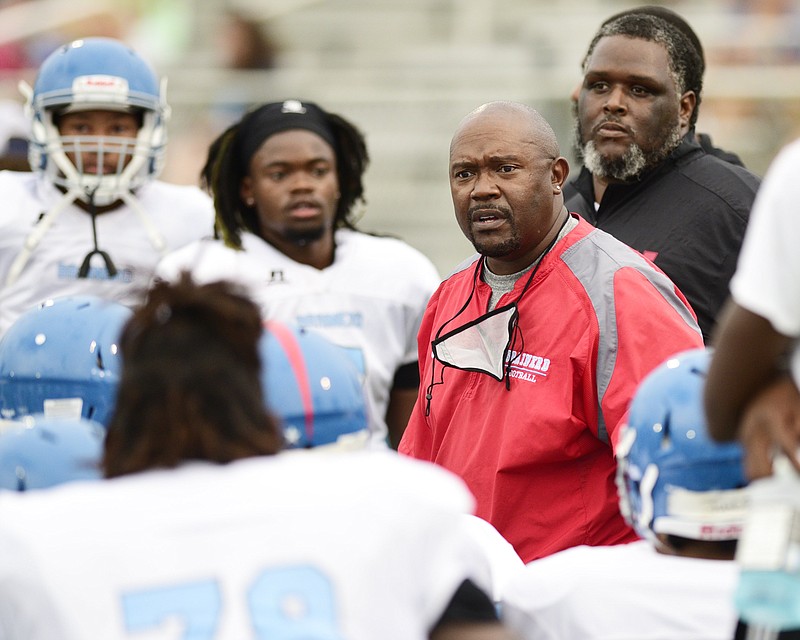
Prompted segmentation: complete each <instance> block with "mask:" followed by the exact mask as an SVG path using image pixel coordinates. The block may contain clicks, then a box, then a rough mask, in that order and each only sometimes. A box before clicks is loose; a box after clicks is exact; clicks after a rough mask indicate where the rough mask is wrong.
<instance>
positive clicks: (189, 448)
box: [103, 273, 282, 478]
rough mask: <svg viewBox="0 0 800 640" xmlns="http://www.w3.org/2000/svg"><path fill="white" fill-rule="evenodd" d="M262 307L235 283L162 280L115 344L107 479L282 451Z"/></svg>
mask: <svg viewBox="0 0 800 640" xmlns="http://www.w3.org/2000/svg"><path fill="white" fill-rule="evenodd" d="M261 334H262V324H261V317H260V314H259V310H258V307H257V306H256V305H255V304H254V303H253V302H252V301H250V299H248V298H247V297H246V296H245V295H244V294H242V293H240V292H239V291H238V290H237V289H236V288H235V287H234V285H232V284H230V283H225V282H215V283H211V284H205V285H196V284H194V283H193V282H192V280H191V279H190V277H189V275H188V274H187V273H184V274H182V276H181V278H180V280H179V281H178V282H177V283H175V284H169V283H166V282H159V283H156V284H155V285H154V287H153V288H152V289H151V291H150V293H149V294H148V299H147V301H146V302H145V303H144V304H143V305H142V306H141V307H140V308H139V309H137V310H136V311H135V312H134V314H133V316H132V317H131V319H130V320H129V321H128V322H127V324H126V325H125V327H124V329H123V331H122V335H121V337H120V343H119V346H120V352H121V356H122V375H121V377H120V383H119V388H118V395H117V402H116V407H115V411H114V414H113V416H112V418H111V421H110V423H109V426H108V433H107V436H106V440H105V451H104V457H103V471H104V474H105V476H106V477H109V478H110V477H115V476H120V475H125V474H129V473H136V472H139V471H144V470H147V469H154V468H172V467H176V466H178V465H180V464H181V463H183V462H185V461H187V460H205V461H209V462H216V463H226V462H231V461H233V460H237V459H240V458H247V457H251V456H258V455H269V454H273V453H276V452H278V451H279V450H280V449H281V447H282V436H281V432H280V428H279V426H278V422H277V420H276V418H274V417H273V416H272V415H271V414H270V413H269V412H268V411H267V409H266V406H265V403H264V397H263V392H262V387H261V382H260V372H261V360H260V355H259V349H258V343H259V340H260V337H261Z"/></svg>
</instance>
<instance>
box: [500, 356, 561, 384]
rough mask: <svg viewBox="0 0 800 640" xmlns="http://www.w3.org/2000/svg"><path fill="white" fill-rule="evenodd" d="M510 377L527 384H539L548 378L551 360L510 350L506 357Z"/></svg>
mask: <svg viewBox="0 0 800 640" xmlns="http://www.w3.org/2000/svg"><path fill="white" fill-rule="evenodd" d="M506 362H507V363H508V377H509V378H514V379H517V380H525V381H527V382H537V381H538V380H539V379H544V378H547V376H548V375H549V373H550V358H545V357H544V356H537V355H533V354H531V353H520V352H518V351H511V350H509V352H508V355H507V356H506Z"/></svg>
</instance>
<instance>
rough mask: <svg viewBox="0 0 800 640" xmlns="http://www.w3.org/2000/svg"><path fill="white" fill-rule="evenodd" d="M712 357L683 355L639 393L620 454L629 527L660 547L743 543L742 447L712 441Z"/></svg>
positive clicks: (622, 498)
mask: <svg viewBox="0 0 800 640" xmlns="http://www.w3.org/2000/svg"><path fill="white" fill-rule="evenodd" d="M710 358H711V352H710V350H707V349H692V350H689V351H684V352H682V353H679V354H677V355H675V356H673V357H672V358H670V359H668V360H667V361H666V362H664V363H663V364H661V365H660V366H659V367H657V368H656V369H655V370H654V371H653V372H651V373H650V374H649V375H648V376H647V377H646V378H645V379H644V380H643V381H642V383H641V384H640V385H639V388H638V389H637V391H636V394H635V396H634V398H633V401H632V403H631V406H630V413H629V416H628V422H627V425H625V427H624V428H623V430H622V433H621V435H620V438H619V441H618V443H617V447H616V456H617V465H618V466H617V487H618V490H619V494H620V507H621V510H622V514H623V515H624V516H625V519H626V521H627V522H628V523H629V524H630V525H631V526H633V527H634V529H636V532H637V533H638V534H639V536H640V537H642V538H646V539H649V540H650V541H652V542H654V543H656V544H658V541H657V539H656V536H655V534H657V533H663V534H670V535H675V536H680V537H683V538H690V539H693V540H732V539H738V537H739V534H740V533H741V529H742V524H743V522H744V516H745V508H746V504H745V495H744V490H743V487H744V486H745V485H746V483H747V480H746V477H745V473H744V466H743V451H742V447H741V445H740V444H739V443H724V444H721V443H717V442H715V441H713V440H712V439H711V437H710V436H709V435H708V428H707V426H706V419H705V410H704V408H703V388H704V386H705V380H706V375H707V372H708V365H709V361H710Z"/></svg>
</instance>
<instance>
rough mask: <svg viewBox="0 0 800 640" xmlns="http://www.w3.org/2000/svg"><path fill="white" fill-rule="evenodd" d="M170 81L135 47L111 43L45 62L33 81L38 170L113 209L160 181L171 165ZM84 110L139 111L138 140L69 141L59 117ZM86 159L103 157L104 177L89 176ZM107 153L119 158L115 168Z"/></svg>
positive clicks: (69, 49)
mask: <svg viewBox="0 0 800 640" xmlns="http://www.w3.org/2000/svg"><path fill="white" fill-rule="evenodd" d="M165 89H166V84H165V83H164V82H162V83H161V84H159V80H158V78H157V76H156V74H155V73H154V71H153V70H152V69H151V68H150V66H149V65H148V64H147V63H146V62H145V61H144V60H143V59H142V58H141V57H140V56H139V55H138V54H136V52H134V51H133V50H132V49H130V48H129V47H128V46H127V45H125V44H123V43H121V42H119V41H117V40H113V39H111V38H86V39H83V40H75V41H74V42H71V43H69V44H67V45H64V46H62V47H60V48H59V49H57V50H56V51H54V52H53V53H52V54H50V56H48V58H47V59H46V60H45V61H44V62H43V63H42V66H41V68H40V70H39V73H38V75H37V77H36V82H35V83H34V86H33V88H31V87H30V86H28V85H26V84H24V83H23V84H21V85H20V90H21V91H22V92H23V93H24V94H26V98H27V105H26V109H27V111H28V115H29V116H30V118H31V120H32V122H31V141H30V146H29V160H30V165H31V168H32V169H33V170H34V171H36V172H41V173H43V174H44V175H45V176H46V177H47V178H48V180H50V181H51V182H53V183H54V184H56V185H58V186H60V187H62V188H64V189H65V190H67V191H68V192H71V193H73V194H75V197H76V198H79V199H81V200H83V201H84V202H87V203H88V202H89V201H90V200H93V203H94V204H95V205H97V206H105V205H108V204H111V203H113V202H115V201H116V200H119V199H125V197H126V196H127V195H128V194H129V193H130V192H131V191H134V190H135V189H137V188H138V187H140V186H141V185H142V184H144V183H146V182H148V181H150V180H152V179H154V178H155V177H157V176H158V174H159V173H160V172H161V169H162V168H163V163H164V153H165V148H166V142H167V132H166V124H167V121H168V119H169V107H168V105H167V104H166V98H165ZM79 110H84V111H86V110H112V111H124V112H131V113H139V114H141V116H142V124H141V127H140V129H139V133H138V135H137V137H136V138H135V139H134V138H122V137H109V136H81V135H79V136H61V135H60V134H59V132H58V128H57V126H56V123H55V121H54V116H57V115H60V114H63V113H66V112H73V111H79ZM81 154H97V156H98V157H97V162H96V164H97V169H96V171H97V172H98V173H84V171H83V167H82V166H81V164H82V163H81V160H80V158H81ZM106 154H114V155H117V154H118V155H119V158H120V159H119V161H118V162H116V163H115V167H114V169H113V170H111V171H109V169H108V167H106V168H105V169H104V168H103V162H102V158H103V156H104V155H106ZM70 158H73V159H74V160H73V159H70Z"/></svg>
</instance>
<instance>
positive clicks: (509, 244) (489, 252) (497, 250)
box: [467, 217, 522, 258]
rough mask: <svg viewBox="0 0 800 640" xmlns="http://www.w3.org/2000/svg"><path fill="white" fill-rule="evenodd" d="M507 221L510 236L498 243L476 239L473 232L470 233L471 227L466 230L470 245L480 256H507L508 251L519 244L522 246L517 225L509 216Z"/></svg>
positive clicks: (515, 249)
mask: <svg viewBox="0 0 800 640" xmlns="http://www.w3.org/2000/svg"><path fill="white" fill-rule="evenodd" d="M508 222H509V226H510V227H511V236H510V237H508V238H507V239H505V240H503V241H502V242H500V243H499V244H493V243H486V242H481V241H480V240H476V239H475V234H474V233H472V229H469V230H468V231H467V239H468V240H469V241H470V242H471V243H472V246H473V247H475V251H477V252H478V253H480V254H481V255H482V256H486V257H487V258H502V257H504V256H507V255H508V254H509V253H513V252H514V251H517V250H518V249H519V248H520V246H522V241H521V240H520V237H519V230H518V229H517V225H516V224H515V223H514V219H513V218H512V217H509V218H508Z"/></svg>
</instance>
